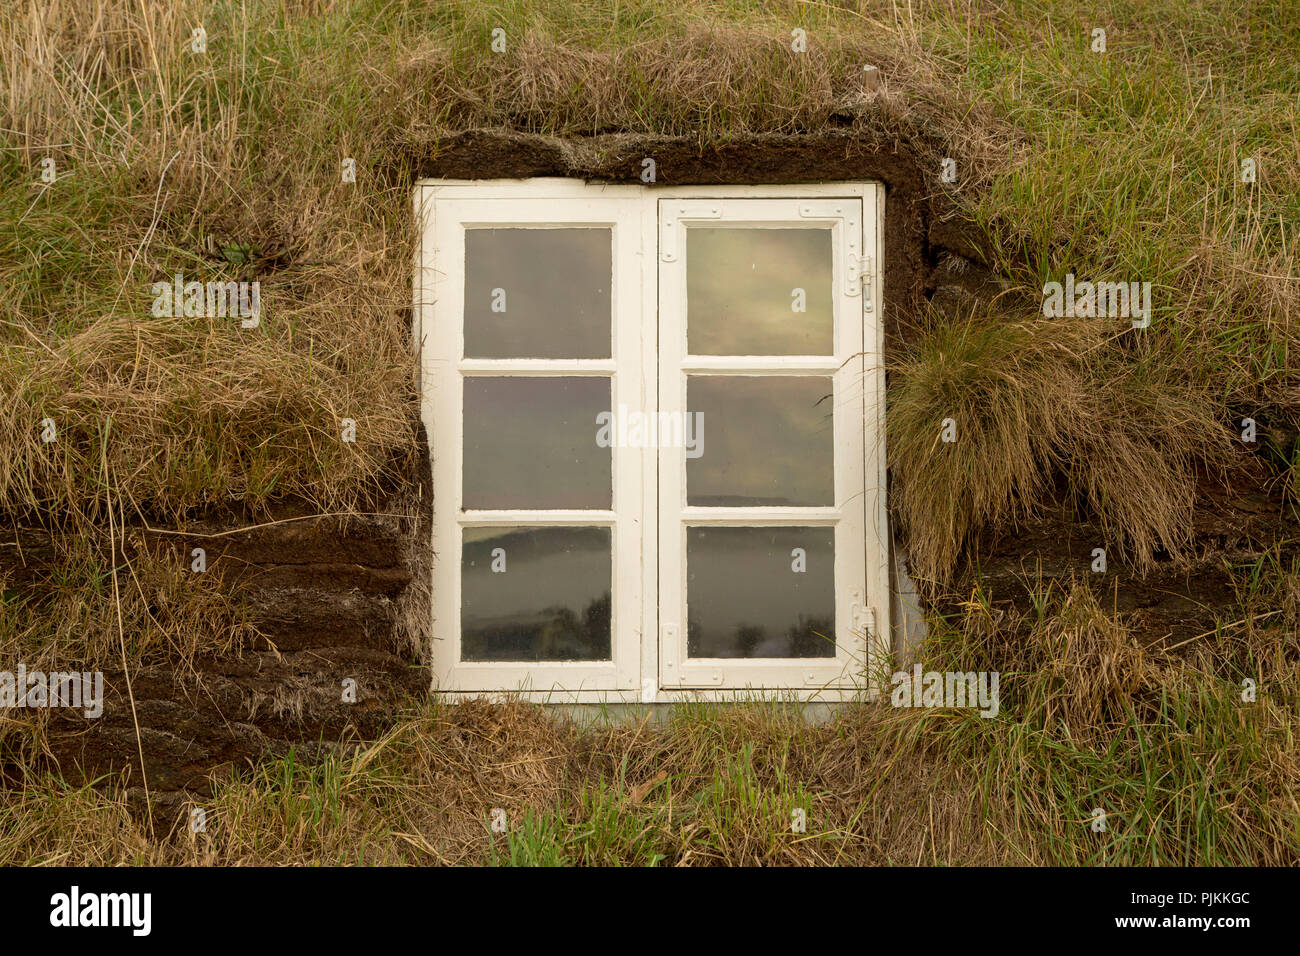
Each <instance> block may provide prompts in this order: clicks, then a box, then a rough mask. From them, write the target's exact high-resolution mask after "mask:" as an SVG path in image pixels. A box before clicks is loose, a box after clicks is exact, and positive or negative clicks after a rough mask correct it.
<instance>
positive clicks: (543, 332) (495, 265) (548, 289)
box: [465, 227, 613, 358]
mask: <svg viewBox="0 0 1300 956" xmlns="http://www.w3.org/2000/svg"><path fill="white" fill-rule="evenodd" d="M612 236H613V233H612V232H611V231H610V229H608V228H587V227H584V228H579V229H518V228H516V229H466V230H465V357H466V358H609V357H610V355H611V354H612V352H611V351H610V342H611V335H610V328H611V325H610V314H611V308H610V286H611V282H610V277H611V275H612V274H613V273H612V258H611V252H610V243H611V240H612Z"/></svg>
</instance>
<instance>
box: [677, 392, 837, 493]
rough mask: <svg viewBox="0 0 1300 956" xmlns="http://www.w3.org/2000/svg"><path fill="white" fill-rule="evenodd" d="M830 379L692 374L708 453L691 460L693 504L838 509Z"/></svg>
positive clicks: (689, 398) (691, 396) (690, 396)
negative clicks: (827, 507)
mask: <svg viewBox="0 0 1300 956" xmlns="http://www.w3.org/2000/svg"><path fill="white" fill-rule="evenodd" d="M831 382H832V380H831V378H830V377H829V376H823V375H800V376H791V375H765V376H757V375H750V376H745V375H692V376H690V377H689V378H688V379H687V390H686V404H687V408H688V409H689V410H690V411H691V412H692V413H699V414H702V415H703V419H702V422H701V423H702V425H703V429H702V431H703V439H702V441H700V443H699V444H700V448H701V449H702V450H703V451H702V454H700V456H699V457H697V458H687V459H686V488H687V492H686V500H687V503H688V504H692V505H719V506H742V507H743V506H750V507H753V506H765V505H766V506H779V505H794V506H815V505H833V504H834V503H835V462H834V445H833V431H832V429H831V404H832V401H831V388H832V384H831Z"/></svg>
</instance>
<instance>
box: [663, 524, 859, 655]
mask: <svg viewBox="0 0 1300 956" xmlns="http://www.w3.org/2000/svg"><path fill="white" fill-rule="evenodd" d="M800 567H802V568H803V569H804V570H802V571H799V570H796V569H797V568H800ZM686 575H687V577H686V588H687V590H686V601H687V608H688V614H689V617H688V626H687V630H686V638H687V653H688V654H689V655H690V656H691V657H742V658H754V657H800V658H807V657H834V656H835V530H834V529H833V528H823V527H818V528H802V527H801V528H717V527H691V528H687V529H686Z"/></svg>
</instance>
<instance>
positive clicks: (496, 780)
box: [0, 566, 1300, 866]
mask: <svg viewBox="0 0 1300 956" xmlns="http://www.w3.org/2000/svg"><path fill="white" fill-rule="evenodd" d="M1238 574H1239V581H1240V585H1241V587H1242V588H1243V593H1244V594H1246V595H1247V596H1248V603H1247V604H1246V605H1244V606H1246V607H1248V608H1249V613H1248V615H1247V617H1246V618H1245V619H1243V620H1242V621H1238V622H1223V624H1224V626H1225V631H1227V630H1233V631H1234V633H1235V637H1234V638H1233V639H1232V640H1231V641H1227V642H1226V643H1227V645H1228V646H1229V647H1230V648H1233V649H1234V650H1235V652H1234V653H1229V654H1226V655H1224V654H1221V653H1219V652H1218V651H1217V649H1216V650H1213V651H1211V650H1208V649H1207V650H1206V651H1205V652H1204V653H1198V654H1193V655H1191V656H1185V655H1181V654H1172V653H1169V652H1166V651H1164V650H1163V649H1161V648H1159V647H1158V646H1155V647H1143V646H1142V644H1141V642H1140V640H1139V638H1138V635H1135V634H1133V633H1131V632H1130V631H1128V630H1127V629H1126V628H1125V627H1123V626H1122V625H1121V624H1119V623H1117V622H1116V620H1115V619H1114V618H1113V617H1112V616H1111V615H1110V614H1108V613H1107V612H1106V611H1105V610H1104V609H1103V608H1102V607H1101V606H1100V604H1099V602H1098V599H1097V597H1096V596H1095V595H1094V594H1093V593H1092V592H1091V591H1089V590H1088V589H1086V588H1084V587H1082V586H1079V585H1074V586H1069V587H1058V586H1051V585H1047V586H1044V585H1042V584H1038V585H1034V586H1035V587H1037V588H1039V595H1038V596H1039V598H1040V607H1041V611H1039V612H1030V613H1027V614H1024V615H1015V614H1014V613H1010V612H1007V611H1005V610H998V609H996V608H995V607H994V606H993V605H992V604H991V603H990V602H988V601H987V599H986V598H984V597H983V596H982V595H978V594H977V595H976V596H975V597H974V598H973V599H972V600H971V601H970V602H969V603H968V605H967V607H966V609H965V610H964V612H963V614H962V616H961V617H960V618H959V619H955V620H953V621H950V622H948V624H947V625H946V626H944V625H942V624H941V623H940V622H936V623H938V624H939V626H938V627H937V628H936V631H935V633H934V634H933V636H932V638H931V641H930V643H929V644H928V645H927V648H926V650H925V654H924V660H925V666H926V667H927V668H935V669H940V670H943V669H953V668H959V669H962V670H972V669H974V670H979V669H997V670H1000V672H1001V674H1002V679H1001V708H1000V711H999V713H998V715H997V716H996V717H993V718H991V719H986V718H983V717H980V716H979V715H978V713H977V712H975V711H971V710H960V709H958V710H944V709H931V710H908V709H894V708H891V707H889V706H888V705H887V704H885V703H881V704H871V703H865V702H864V703H860V704H854V705H850V706H848V707H846V708H845V709H843V710H842V711H840V712H839V713H838V714H836V715H835V716H834V718H832V719H831V720H830V721H829V722H827V723H824V724H809V723H805V722H804V720H803V719H802V718H801V717H800V716H799V714H798V713H797V712H795V711H792V710H789V709H785V708H782V707H779V706H776V705H771V704H767V705H765V704H759V703H754V704H743V705H736V706H733V707H726V708H720V707H705V706H691V705H685V706H683V707H681V708H678V709H677V710H676V711H675V712H674V713H673V715H672V716H671V718H670V719H669V721H668V722H667V723H666V725H664V726H660V727H654V726H650V725H649V724H647V723H623V724H607V723H598V724H596V725H593V726H588V727H585V728H580V727H578V726H577V725H575V724H573V723H571V722H569V721H568V720H566V719H564V718H562V717H560V716H558V715H556V714H555V713H554V712H550V711H547V710H546V709H545V708H542V707H539V706H535V705H529V704H524V703H517V702H516V703H507V704H498V705H493V704H488V703H486V702H481V701H473V702H468V703H462V704H457V705H438V704H427V705H424V706H422V707H418V708H415V709H412V710H410V711H409V712H407V713H405V714H401V715H398V716H397V717H395V719H394V721H393V725H392V727H391V729H390V730H389V731H388V733H387V734H386V735H385V736H384V737H383V738H382V739H380V740H378V741H375V742H371V743H367V744H357V745H356V746H354V747H352V748H350V749H347V750H345V751H343V752H340V753H337V754H333V755H330V756H326V757H323V758H321V759H319V760H315V761H307V762H304V761H302V760H300V759H299V758H298V756H297V755H295V754H294V753H292V752H291V753H289V754H287V755H285V756H283V757H281V758H280V759H278V760H268V761H266V762H264V763H262V764H261V765H259V766H258V767H256V768H253V769H251V770H247V771H244V772H242V773H240V774H238V775H236V776H234V777H218V778H216V779H215V782H214V787H213V793H212V795H211V797H210V798H206V799H200V798H194V799H193V800H192V801H191V802H190V803H188V804H186V805H183V806H181V807H179V808H177V811H176V816H175V818H174V819H175V825H174V826H173V827H172V828H171V830H170V832H168V828H167V820H166V818H165V817H163V816H162V815H158V816H156V818H155V821H156V825H157V827H158V831H157V833H156V834H152V835H151V834H150V833H149V832H148V830H147V828H146V825H145V824H144V822H143V821H142V820H141V819H140V818H138V817H135V816H133V815H132V813H131V812H130V810H129V808H128V801H127V800H126V797H125V795H124V792H123V791H122V789H121V785H120V783H118V784H115V785H113V786H108V787H103V786H101V787H100V788H99V789H95V788H91V787H85V788H79V789H74V788H69V787H67V786H66V785H64V784H61V783H60V782H58V781H57V780H54V779H52V778H49V777H37V776H33V777H32V778H30V779H29V780H28V781H27V783H26V784H25V785H24V786H22V787H20V788H18V789H16V790H14V791H12V792H10V793H9V794H8V796H7V798H6V799H5V800H4V801H0V863H5V864H17V863H44V864H49V863H73V862H77V863H108V864H131V863H153V864H186V865H241V864H252V863H258V864H271V865H304V864H322V865H340V864H343V865H350V864H394V865H427V864H481V865H488V864H490V865H509V866H565V865H628V866H681V865H844V864H895V865H912V864H932V865H933V864H942V865H972V864H1008V865H1014V864H1033V865H1041V864H1058V865H1102V864H1104V865H1196V866H1221V865H1291V866H1294V865H1296V863H1297V862H1300V804H1297V802H1296V796H1295V795H1296V792H1297V786H1296V785H1297V783H1300V740H1297V734H1296V729H1297V727H1300V698H1297V695H1296V694H1295V692H1294V688H1295V687H1296V686H1297V681H1298V680H1300V655H1298V654H1297V652H1296V647H1295V642H1294V639H1293V635H1294V634H1295V633H1296V629H1297V627H1300V619H1297V617H1296V604H1295V594H1296V593H1297V590H1296V589H1297V580H1298V579H1297V577H1296V569H1294V568H1293V569H1289V570H1284V569H1281V568H1278V567H1276V566H1260V567H1253V568H1241V569H1238ZM1245 677H1251V678H1252V679H1253V680H1254V681H1255V682H1256V687H1257V694H1256V696H1255V698H1254V699H1253V700H1250V701H1247V700H1245V699H1243V696H1242V689H1243V684H1242V680H1243V678H1245ZM195 807H202V809H203V811H204V823H205V827H204V829H203V831H202V832H199V833H195V832H192V831H191V829H190V826H189V822H190V820H191V813H192V810H193V809H194V808H195ZM498 809H499V810H500V811H503V812H504V817H503V820H504V822H505V825H506V829H505V831H504V832H494V830H493V828H492V821H493V818H494V812H495V811H496V810H498ZM796 809H800V810H803V811H804V814H805V820H806V827H805V828H804V830H803V832H798V830H797V829H796V828H795V827H794V826H793V825H792V824H793V823H794V820H795V818H794V815H793V813H794V811H795V810H796ZM1098 809H1100V810H1102V811H1104V813H1105V820H1106V829H1105V831H1104V832H1095V831H1094V830H1093V827H1092V821H1093V819H1094V817H1095V812H1096V811H1097V810H1098Z"/></svg>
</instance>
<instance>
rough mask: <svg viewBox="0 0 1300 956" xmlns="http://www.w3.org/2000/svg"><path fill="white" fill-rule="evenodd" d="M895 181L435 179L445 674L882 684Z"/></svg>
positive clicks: (822, 687)
mask: <svg viewBox="0 0 1300 956" xmlns="http://www.w3.org/2000/svg"><path fill="white" fill-rule="evenodd" d="M883 198H884V193H883V189H882V188H881V187H880V186H878V185H876V184H828V185H821V186H806V185H805V186H744V187H741V186H736V187H684V188H673V189H661V188H655V189H651V188H647V187H641V186H600V185H591V184H584V183H580V182H576V181H570V180H555V179H537V180H524V181H509V182H495V181H484V182H447V181H424V182H421V183H420V184H419V185H418V186H417V189H416V197H415V200H416V212H417V217H418V221H419V222H420V224H421V229H422V241H421V248H420V257H419V262H418V269H417V277H416V282H415V302H416V322H417V328H416V333H417V338H418V340H419V341H420V343H421V389H422V393H423V415H424V422H425V426H426V429H427V432H428V435H429V443H430V453H431V455H432V462H433V553H434V570H433V582H432V588H433V619H434V621H433V650H432V660H433V665H434V667H433V670H434V690H435V691H437V692H442V693H493V692H505V691H509V692H523V693H524V694H525V695H526V696H528V697H530V698H532V699H536V700H546V701H551V702H594V701H626V702H635V701H643V702H651V701H669V700H674V699H679V698H682V697H693V698H700V697H703V698H713V699H727V698H730V697H734V696H736V695H737V694H753V693H755V692H762V693H764V694H781V695H783V696H786V695H789V696H797V697H800V698H804V699H808V698H816V699H822V700H839V699H845V698H848V697H851V696H853V695H855V694H859V693H862V692H864V691H872V690H874V688H873V687H872V686H871V678H872V677H873V676H874V675H875V674H876V672H877V669H878V668H879V667H880V666H881V665H882V664H883V662H884V657H883V656H882V655H886V654H887V653H888V634H889V629H888V624H889V621H888V613H889V594H888V574H887V560H888V556H889V552H888V543H887V542H888V531H887V525H886V510H885V497H884V487H885V477H884V476H885V461H884V431H883V428H884V415H883V412H884V372H883V369H882V365H881V357H882V333H881V324H880V319H879V317H880V310H881V298H880V293H881V290H880V282H879V277H878V274H879V263H880V260H881V249H880V234H881V225H882V221H883V220H882V217H883Z"/></svg>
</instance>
